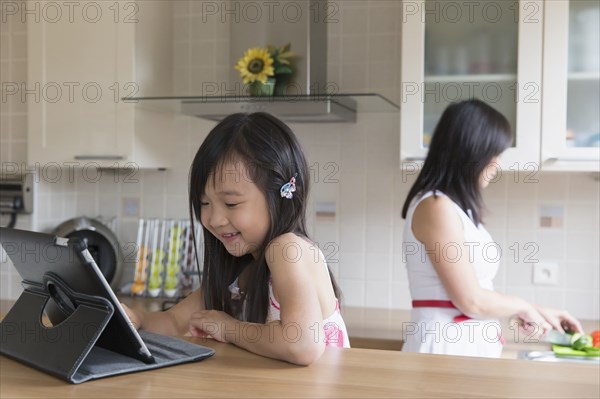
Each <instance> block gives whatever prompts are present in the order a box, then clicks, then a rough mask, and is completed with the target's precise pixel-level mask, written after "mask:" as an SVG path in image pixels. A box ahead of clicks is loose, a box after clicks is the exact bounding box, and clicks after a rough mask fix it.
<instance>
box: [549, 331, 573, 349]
mask: <svg viewBox="0 0 600 399" xmlns="http://www.w3.org/2000/svg"><path fill="white" fill-rule="evenodd" d="M572 337H573V335H571V334H564V333H561V332H559V331H557V330H550V331H549V332H548V334H547V335H546V336H545V337H544V338H543V340H544V342H549V343H551V344H556V345H563V346H571V338H572Z"/></svg>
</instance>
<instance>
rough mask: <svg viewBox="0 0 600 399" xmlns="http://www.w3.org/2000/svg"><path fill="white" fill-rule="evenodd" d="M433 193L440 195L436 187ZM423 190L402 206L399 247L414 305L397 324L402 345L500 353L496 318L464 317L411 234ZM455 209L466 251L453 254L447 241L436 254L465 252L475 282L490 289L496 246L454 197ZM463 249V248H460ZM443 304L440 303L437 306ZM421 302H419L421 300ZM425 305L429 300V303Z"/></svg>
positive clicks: (442, 350)
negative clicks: (405, 209) (408, 317)
mask: <svg viewBox="0 0 600 399" xmlns="http://www.w3.org/2000/svg"><path fill="white" fill-rule="evenodd" d="M436 194H437V195H438V196H440V195H444V194H443V193H441V192H440V191H437V192H436ZM431 195H433V192H428V193H426V194H425V195H423V196H421V197H420V198H419V199H418V200H417V201H415V202H414V203H413V204H412V205H411V206H410V207H409V209H408V212H407V216H406V224H405V227H404V237H403V243H402V250H403V252H404V256H405V259H406V267H407V271H408V281H409V287H410V294H411V297H412V300H413V305H416V304H415V302H414V301H420V303H418V305H419V307H414V306H413V309H412V317H411V322H410V323H405V325H403V329H402V330H403V340H404V346H403V348H402V350H403V351H406V352H421V353H435V354H447V355H462V356H480V357H500V355H501V353H502V342H503V339H502V334H501V329H500V323H499V322H498V320H496V319H469V318H468V317H466V316H464V315H462V314H461V311H460V310H458V309H456V308H455V307H453V305H452V304H451V302H450V299H449V297H448V293H447V292H446V289H445V288H444V286H443V284H442V282H441V280H440V279H439V277H438V274H437V273H436V271H435V269H434V267H433V265H432V263H431V260H430V256H435V255H434V253H432V252H431V250H430V253H429V254H428V253H427V252H426V251H425V248H424V245H423V244H422V243H421V242H420V241H419V240H417V239H416V238H415V236H414V234H413V231H412V219H413V214H414V211H415V208H416V207H417V205H418V204H419V203H420V202H421V201H422V200H424V199H425V198H427V197H430V196H431ZM452 203H453V204H454V207H455V208H456V212H457V213H458V215H459V216H460V218H461V220H462V222H463V226H464V236H465V245H466V250H465V251H466V252H467V253H461V254H459V253H458V251H459V249H457V246H455V245H453V244H447V245H446V246H445V247H441V248H438V249H437V250H436V252H435V253H436V254H438V256H444V257H445V259H448V260H450V261H452V260H453V259H456V260H457V259H458V256H462V257H465V256H466V257H468V259H469V260H470V261H471V264H472V265H473V268H474V270H475V274H476V276H477V279H478V281H479V284H480V285H481V287H483V288H486V289H489V290H493V289H494V287H493V283H492V280H493V278H494V276H495V275H496V272H497V271H498V265H499V261H500V257H501V252H500V248H499V246H498V245H497V244H496V243H495V242H494V241H493V240H492V237H491V236H490V234H489V233H488V232H487V231H486V230H485V228H484V227H483V226H482V225H479V226H475V224H474V223H473V221H472V219H471V218H470V217H469V216H468V215H467V214H466V213H465V212H464V211H463V210H462V209H461V208H460V207H459V206H458V205H457V204H456V203H454V202H452ZM465 251H463V252H465ZM438 304H441V305H447V307H444V306H438ZM423 305H424V307H421V306H423ZM430 305H431V306H430Z"/></svg>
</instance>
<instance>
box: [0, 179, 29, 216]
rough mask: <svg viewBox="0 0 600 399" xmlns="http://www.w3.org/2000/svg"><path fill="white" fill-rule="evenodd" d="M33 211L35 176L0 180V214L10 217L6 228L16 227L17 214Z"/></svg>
mask: <svg viewBox="0 0 600 399" xmlns="http://www.w3.org/2000/svg"><path fill="white" fill-rule="evenodd" d="M32 210H33V175H32V174H30V173H29V174H26V175H23V176H10V177H8V176H6V177H3V178H1V179H0V214H2V215H5V214H9V215H10V222H9V223H8V225H7V226H6V227H14V226H15V223H16V221H17V214H20V213H31V211H32Z"/></svg>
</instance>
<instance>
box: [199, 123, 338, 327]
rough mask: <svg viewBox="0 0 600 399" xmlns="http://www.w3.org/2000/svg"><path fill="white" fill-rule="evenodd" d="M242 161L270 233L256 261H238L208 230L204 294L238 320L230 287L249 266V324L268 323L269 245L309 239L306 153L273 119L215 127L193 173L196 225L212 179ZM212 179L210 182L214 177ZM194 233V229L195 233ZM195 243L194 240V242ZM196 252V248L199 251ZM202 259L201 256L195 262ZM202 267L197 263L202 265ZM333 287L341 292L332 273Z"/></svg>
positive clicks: (207, 304) (208, 301) (244, 258)
mask: <svg viewBox="0 0 600 399" xmlns="http://www.w3.org/2000/svg"><path fill="white" fill-rule="evenodd" d="M230 161H234V162H242V163H243V164H244V166H245V167H246V169H247V172H248V173H247V174H248V176H245V177H249V178H250V180H251V181H252V182H253V183H254V184H256V186H257V187H258V188H259V190H260V191H261V192H262V193H263V194H264V196H265V198H266V201H267V207H268V211H269V217H270V224H269V226H270V227H269V231H268V232H267V236H266V238H265V241H264V243H262V245H261V246H260V247H259V248H258V251H257V253H258V255H257V257H256V258H254V257H253V256H252V255H250V254H247V255H244V256H241V257H235V256H233V255H231V254H229V253H228V252H227V250H226V249H225V247H224V245H223V244H222V243H221V242H220V241H219V240H218V239H217V238H216V237H215V236H213V235H212V234H211V233H210V232H209V231H208V230H207V229H206V228H205V227H204V226H203V232H204V268H203V271H202V281H201V289H202V294H203V298H204V304H205V307H206V309H216V310H222V311H225V312H226V313H228V314H230V315H232V316H234V317H240V314H239V310H238V309H237V306H236V304H235V303H234V302H233V301H232V299H231V294H230V292H229V290H228V286H229V284H231V283H232V282H233V280H234V279H235V278H236V277H237V276H238V275H239V274H240V272H241V271H242V270H243V269H244V268H246V267H250V270H249V271H250V273H249V278H248V283H247V288H246V296H245V301H246V309H247V313H246V320H247V321H251V322H256V323H264V322H265V321H266V318H267V311H268V306H269V287H268V282H269V277H270V273H269V269H268V267H267V263H266V259H265V250H266V248H267V246H268V244H269V243H270V242H271V241H272V240H273V239H274V238H276V237H278V236H280V235H282V234H284V233H289V232H292V233H295V234H297V235H299V236H303V237H306V238H308V234H307V232H306V206H307V198H308V191H309V180H310V175H309V169H308V165H307V162H306V159H305V157H304V153H303V151H302V148H301V146H300V143H299V142H298V140H297V138H296V136H295V135H294V133H293V132H292V131H291V129H290V128H289V127H288V126H287V125H286V124H285V123H283V122H281V121H280V120H279V119H277V118H275V117H274V116H272V115H270V114H268V113H264V112H256V113H251V114H245V113H237V114H233V115H229V116H228V117H226V118H225V119H223V120H222V121H221V122H220V123H219V124H218V125H217V126H215V127H214V128H213V129H212V130H211V131H210V133H209V134H208V136H207V137H206V139H205V140H204V142H203V143H202V145H201V146H200V149H198V152H197V153H196V156H195V158H194V161H193V163H192V166H191V168H190V182H189V183H190V186H189V187H190V190H189V205H190V218H191V220H192V226H193V224H194V220H195V219H196V220H200V217H201V207H200V196H201V195H202V194H203V193H204V190H205V187H206V184H207V182H208V181H209V179H215V175H216V174H217V173H218V172H219V170H220V169H221V168H222V167H223V165H224V164H225V163H227V162H230ZM211 176H212V177H211ZM294 176H295V178H296V191H295V192H294V193H293V197H292V198H291V199H287V198H282V197H281V195H280V188H281V186H282V185H283V184H285V183H287V182H289V181H290V179H291V178H292V177H294ZM192 231H194V229H192ZM194 242H195V240H194ZM195 250H196V253H197V249H196V248H195ZM196 259H198V257H196ZM198 266H199V264H198ZM329 275H330V277H331V281H332V283H333V288H334V291H335V293H336V295H338V288H337V285H336V284H335V280H334V278H333V275H332V274H331V271H330V272H329Z"/></svg>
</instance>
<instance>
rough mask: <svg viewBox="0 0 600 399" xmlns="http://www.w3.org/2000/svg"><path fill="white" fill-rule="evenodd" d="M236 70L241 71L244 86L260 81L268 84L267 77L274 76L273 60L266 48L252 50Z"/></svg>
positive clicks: (238, 64)
mask: <svg viewBox="0 0 600 399" xmlns="http://www.w3.org/2000/svg"><path fill="white" fill-rule="evenodd" d="M235 69H237V70H238V71H240V76H241V77H242V79H243V80H244V84H248V83H252V82H255V81H257V80H258V81H260V82H262V83H266V82H267V76H273V75H274V74H275V71H274V70H273V58H271V54H269V51H268V50H267V49H266V48H251V49H248V51H246V53H245V54H244V56H243V57H242V58H240V60H239V61H238V62H237V64H236V66H235Z"/></svg>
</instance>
